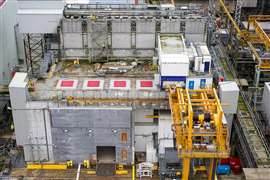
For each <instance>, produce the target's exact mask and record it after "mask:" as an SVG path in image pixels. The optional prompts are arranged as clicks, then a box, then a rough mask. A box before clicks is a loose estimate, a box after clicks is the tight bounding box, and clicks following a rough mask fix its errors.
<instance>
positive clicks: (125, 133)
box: [120, 132, 128, 143]
mask: <svg viewBox="0 0 270 180" xmlns="http://www.w3.org/2000/svg"><path fill="white" fill-rule="evenodd" d="M120 136H121V137H120V139H121V142H122V143H127V140H128V134H127V132H121V134H120Z"/></svg>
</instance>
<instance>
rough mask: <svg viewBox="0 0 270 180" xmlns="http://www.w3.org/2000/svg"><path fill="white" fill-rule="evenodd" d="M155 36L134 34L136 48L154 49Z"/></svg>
mask: <svg viewBox="0 0 270 180" xmlns="http://www.w3.org/2000/svg"><path fill="white" fill-rule="evenodd" d="M155 39H156V36H155V34H136V48H155Z"/></svg>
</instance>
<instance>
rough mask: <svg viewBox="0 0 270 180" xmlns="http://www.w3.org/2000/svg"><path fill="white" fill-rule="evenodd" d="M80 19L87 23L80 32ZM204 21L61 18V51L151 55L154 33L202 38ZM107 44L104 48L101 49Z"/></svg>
mask: <svg viewBox="0 0 270 180" xmlns="http://www.w3.org/2000/svg"><path fill="white" fill-rule="evenodd" d="M83 21H85V22H86V23H87V28H86V32H85V33H84V34H83V35H82V32H81V29H80V27H81V25H82V22H83ZM85 22H84V23H85ZM205 22H206V21H205V19H201V18H198V19H196V18H194V19H192V18H186V19H165V18H164V19H155V18H152V19H144V18H143V19H140V18H138V19H136V20H134V19H130V18H126V19H125V18H122V19H121V18H119V19H116V18H115V19H112V20H106V19H99V20H98V21H96V22H94V21H91V20H85V19H63V23H62V27H63V32H62V37H63V38H62V39H63V49H64V50H63V52H64V56H65V57H66V58H72V57H78V56H80V57H82V58H89V57H92V56H103V57H106V56H107V55H109V56H112V57H153V56H154V53H155V47H156V39H157V35H158V34H159V33H160V32H161V33H183V34H185V36H186V39H187V40H189V41H192V42H198V41H205ZM109 24H111V26H109ZM135 24H136V25H135ZM158 24H160V27H159V25H158ZM184 26H185V27H184ZM133 27H134V28H133ZM107 47H108V49H109V50H108V51H106V50H105V49H106V48H107Z"/></svg>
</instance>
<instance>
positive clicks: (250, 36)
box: [219, 0, 270, 69]
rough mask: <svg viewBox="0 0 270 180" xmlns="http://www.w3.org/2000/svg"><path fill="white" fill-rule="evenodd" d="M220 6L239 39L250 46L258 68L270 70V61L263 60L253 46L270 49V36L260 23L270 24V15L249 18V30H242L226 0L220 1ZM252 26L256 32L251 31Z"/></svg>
mask: <svg viewBox="0 0 270 180" xmlns="http://www.w3.org/2000/svg"><path fill="white" fill-rule="evenodd" d="M219 4H220V7H221V10H223V12H224V14H225V15H226V16H227V18H228V19H229V21H230V22H231V24H232V27H233V29H234V30H235V31H236V34H237V35H238V37H239V38H240V39H241V40H242V41H243V42H244V43H246V44H247V45H248V46H249V48H250V50H251V52H252V54H253V55H254V59H255V61H256V62H257V64H258V67H259V68H260V69H270V62H269V61H270V59H262V58H261V57H260V55H259V54H258V52H257V51H256V49H255V48H254V46H253V45H254V44H263V45H264V47H265V49H266V51H268V50H269V49H270V38H269V35H268V34H267V33H266V32H265V31H264V29H263V28H262V26H261V25H260V23H259V22H265V21H268V22H269V21H270V15H251V16H249V18H248V28H247V29H240V27H239V26H238V24H237V23H236V21H235V20H234V18H233V17H232V16H231V13H230V11H229V10H228V8H227V7H226V5H225V2H224V0H219ZM251 25H252V26H253V27H254V31H255V32H253V31H251V29H250V27H251Z"/></svg>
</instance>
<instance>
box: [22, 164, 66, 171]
mask: <svg viewBox="0 0 270 180" xmlns="http://www.w3.org/2000/svg"><path fill="white" fill-rule="evenodd" d="M26 168H27V169H29V170H34V169H46V170H65V169H67V165H66V164H27V166H26Z"/></svg>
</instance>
